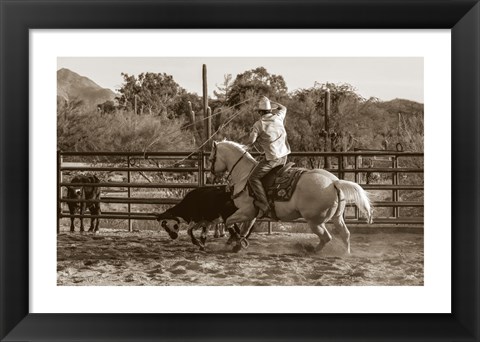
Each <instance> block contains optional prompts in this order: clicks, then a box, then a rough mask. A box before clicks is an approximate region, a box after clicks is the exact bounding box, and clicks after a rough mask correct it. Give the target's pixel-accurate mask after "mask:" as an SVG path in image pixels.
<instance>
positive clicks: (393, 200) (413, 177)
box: [57, 151, 424, 233]
mask: <svg viewBox="0 0 480 342" xmlns="http://www.w3.org/2000/svg"><path fill="white" fill-rule="evenodd" d="M252 154H253V155H254V156H255V155H258V154H256V153H252ZM187 156H190V157H189V158H188V159H186V160H184V158H185V157H187ZM208 156H209V152H203V151H200V152H197V153H195V154H191V152H148V153H143V152H60V151H59V152H57V233H58V232H59V231H60V220H61V219H62V218H68V217H75V218H77V217H83V218H90V217H97V216H92V215H90V213H88V214H87V213H84V214H83V215H80V214H75V215H70V213H69V212H68V211H66V210H63V209H62V203H65V202H69V201H73V202H80V201H78V200H69V199H67V198H66V196H64V195H63V194H64V193H65V191H64V190H62V189H65V187H66V186H92V184H82V183H76V184H73V183H70V182H68V181H67V180H66V178H67V177H68V176H69V175H72V174H76V173H82V172H88V173H97V174H99V173H104V174H106V173H110V174H112V173H113V174H114V175H116V176H117V178H118V176H119V174H122V175H126V177H121V178H122V179H121V180H119V179H115V177H113V179H109V180H110V181H105V177H103V179H102V177H99V178H100V179H101V182H100V183H98V184H94V185H93V186H97V187H101V198H100V200H83V202H101V203H104V204H107V203H108V204H110V203H118V204H126V206H127V207H126V211H105V210H103V208H102V213H101V215H99V216H98V217H99V218H102V219H114V220H115V219H117V220H128V227H129V230H130V231H131V230H132V220H155V216H154V215H152V213H153V212H154V210H152V212H150V213H149V212H136V211H132V210H131V206H132V205H135V204H145V205H172V204H176V203H178V202H179V201H180V200H181V198H172V197H171V196H164V197H161V194H160V193H162V192H163V193H164V192H165V190H167V189H193V188H196V187H200V186H204V185H209V184H207V183H208V174H209V171H208V168H206V166H207V165H206V164H207V160H208ZM313 158H316V159H315V160H316V162H318V163H320V167H321V166H322V165H321V164H322V163H321V162H322V160H323V161H324V162H323V166H324V165H330V166H331V167H330V168H327V169H326V170H328V171H330V172H332V173H334V174H336V175H337V176H338V177H339V178H340V179H347V180H351V181H355V182H356V183H358V184H360V185H361V186H362V187H363V188H364V189H365V190H367V191H368V192H370V193H371V194H372V195H373V196H372V198H373V206H374V208H375V210H376V211H375V212H374V223H373V227H389V226H392V227H400V226H406V227H417V228H421V227H423V222H424V221H423V194H424V186H423V184H424V181H423V172H424V169H423V153H417V152H397V151H361V152H292V153H291V154H290V155H289V159H294V160H296V161H297V163H298V161H304V162H307V160H310V161H311V160H312V159H313ZM327 158H328V161H329V162H328V163H327V162H326V161H327ZM66 159H70V161H68V162H67V161H66ZM89 159H90V161H88V160H89ZM92 159H93V160H92ZM178 160H180V161H181V162H180V163H179V162H178ZM175 161H177V162H175ZM145 164H147V165H145ZM306 164H308V163H306ZM378 164H381V165H378ZM306 166H307V165H306ZM317 167H318V166H317ZM152 172H154V173H156V174H161V175H162V177H156V178H157V179H159V178H161V179H162V180H163V181H161V182H160V181H158V182H152V181H151V180H150V179H149V177H148V176H147V174H151V173H152ZM138 175H141V177H139V176H138ZM182 175H183V176H182ZM139 179H143V180H148V181H139ZM111 180H113V181H111ZM133 189H156V190H158V193H159V194H160V196H159V197H156V196H155V197H154V198H148V197H133V196H132V194H133V192H132V190H133ZM150 191H151V190H150ZM119 193H120V194H122V195H123V196H121V197H119V196H118V194H119ZM376 194H377V195H376ZM378 194H380V195H378ZM382 194H383V195H382ZM403 194H407V195H412V194H413V195H414V196H404V195H403ZM404 197H407V198H406V199H405V198H404ZM411 198H413V200H412V199H411ZM352 206H353V205H352ZM378 208H387V210H388V213H387V214H385V213H384V214H383V215H381V216H380V217H379V216H378V215H377V212H378ZM407 208H410V209H413V208H416V210H413V214H412V212H408V213H407V214H404V215H402V213H401V210H402V209H407ZM384 210H385V209H384ZM349 213H350V214H348V213H347V214H346V217H345V220H346V223H347V224H349V225H351V224H355V225H364V224H366V220H365V219H364V218H362V217H360V216H359V213H358V209H357V208H356V207H355V206H353V208H350V209H349ZM268 222H269V232H271V222H270V221H268ZM295 222H304V221H302V220H297V221H295Z"/></svg>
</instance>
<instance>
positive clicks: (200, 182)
mask: <svg viewBox="0 0 480 342" xmlns="http://www.w3.org/2000/svg"><path fill="white" fill-rule="evenodd" d="M203 158H204V155H203V150H201V151H200V152H199V155H198V186H203V184H204V183H203V176H204V172H203Z"/></svg>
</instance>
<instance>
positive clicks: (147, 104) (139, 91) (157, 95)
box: [117, 72, 186, 117]
mask: <svg viewBox="0 0 480 342" xmlns="http://www.w3.org/2000/svg"><path fill="white" fill-rule="evenodd" d="M121 75H122V77H123V80H124V83H123V84H122V86H121V87H120V89H117V91H118V92H119V93H120V94H121V95H120V97H118V98H117V100H118V102H119V104H120V105H123V106H125V107H127V109H128V110H134V109H136V110H137V114H142V113H145V112H147V111H148V113H149V114H151V115H162V116H165V117H166V116H168V115H170V116H172V114H171V112H174V111H173V108H174V107H175V105H176V102H177V101H178V96H180V95H183V94H185V93H186V91H185V90H184V89H183V88H182V87H180V86H179V85H178V84H177V83H176V82H175V81H174V80H173V77H172V76H170V75H167V74H166V73H151V72H147V73H141V74H140V75H138V78H137V77H135V76H130V75H128V74H126V73H122V74H121ZM135 103H136V108H135Z"/></svg>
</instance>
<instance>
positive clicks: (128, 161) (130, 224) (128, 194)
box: [127, 156, 133, 232]
mask: <svg viewBox="0 0 480 342" xmlns="http://www.w3.org/2000/svg"><path fill="white" fill-rule="evenodd" d="M127 167H128V168H129V169H130V156H127ZM127 182H128V183H130V170H128V171H127ZM130 189H131V188H130V187H127V197H128V200H129V202H128V204H127V210H128V231H129V232H132V231H133V229H132V220H131V219H130V211H131V205H130Z"/></svg>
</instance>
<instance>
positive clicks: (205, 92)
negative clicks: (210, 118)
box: [202, 64, 208, 140]
mask: <svg viewBox="0 0 480 342" xmlns="http://www.w3.org/2000/svg"><path fill="white" fill-rule="evenodd" d="M202 82H203V115H204V117H205V116H207V115H208V113H207V110H208V89H207V65H206V64H203V68H202ZM207 127H208V125H207ZM204 134H207V129H205V132H204ZM206 139H208V135H207V137H206V138H205V140H206Z"/></svg>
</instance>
